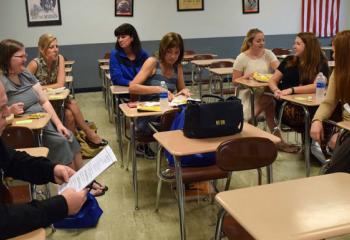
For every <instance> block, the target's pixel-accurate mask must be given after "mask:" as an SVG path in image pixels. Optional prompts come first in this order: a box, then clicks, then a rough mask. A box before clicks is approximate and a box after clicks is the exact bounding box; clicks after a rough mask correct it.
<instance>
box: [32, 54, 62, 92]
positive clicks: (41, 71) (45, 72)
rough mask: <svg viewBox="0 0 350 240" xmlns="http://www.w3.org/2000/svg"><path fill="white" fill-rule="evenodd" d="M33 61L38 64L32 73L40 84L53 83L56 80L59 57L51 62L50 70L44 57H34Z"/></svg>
mask: <svg viewBox="0 0 350 240" xmlns="http://www.w3.org/2000/svg"><path fill="white" fill-rule="evenodd" d="M34 61H35V62H36V63H37V65H38V69H37V70H36V73H35V74H34V75H35V77H36V78H37V79H38V80H39V82H40V84H41V85H42V86H44V85H49V84H54V83H56V82H57V73H58V64H59V57H58V58H57V61H54V62H53V64H52V69H51V71H50V69H48V67H47V64H46V62H45V60H44V58H42V57H40V58H34Z"/></svg>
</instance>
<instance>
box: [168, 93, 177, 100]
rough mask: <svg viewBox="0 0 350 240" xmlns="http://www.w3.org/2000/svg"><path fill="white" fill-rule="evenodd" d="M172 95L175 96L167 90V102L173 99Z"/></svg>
mask: <svg viewBox="0 0 350 240" xmlns="http://www.w3.org/2000/svg"><path fill="white" fill-rule="evenodd" d="M174 97H175V95H174V94H173V93H172V92H170V91H168V100H169V102H171V101H172V100H173V99H174Z"/></svg>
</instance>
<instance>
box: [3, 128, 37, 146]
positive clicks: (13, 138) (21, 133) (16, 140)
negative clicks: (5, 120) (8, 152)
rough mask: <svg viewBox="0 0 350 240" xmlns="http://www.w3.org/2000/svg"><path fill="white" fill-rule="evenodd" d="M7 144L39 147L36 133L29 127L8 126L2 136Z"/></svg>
mask: <svg viewBox="0 0 350 240" xmlns="http://www.w3.org/2000/svg"><path fill="white" fill-rule="evenodd" d="M1 138H2V140H3V141H4V142H5V144H6V145H7V146H9V147H12V148H30V147H37V143H36V141H35V136H34V133H33V131H32V130H31V129H29V128H27V127H20V126H8V127H7V128H5V129H4V132H3V133H2V136H1Z"/></svg>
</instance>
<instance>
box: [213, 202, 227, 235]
mask: <svg viewBox="0 0 350 240" xmlns="http://www.w3.org/2000/svg"><path fill="white" fill-rule="evenodd" d="M225 213H226V211H225V209H223V208H222V209H220V210H219V213H218V221H217V222H216V228H215V240H220V239H221V231H222V230H221V229H222V223H223V220H224V216H225Z"/></svg>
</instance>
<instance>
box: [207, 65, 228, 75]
mask: <svg viewBox="0 0 350 240" xmlns="http://www.w3.org/2000/svg"><path fill="white" fill-rule="evenodd" d="M208 70H209V72H212V73H214V74H216V75H228V74H232V73H233V67H227V68H208Z"/></svg>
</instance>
